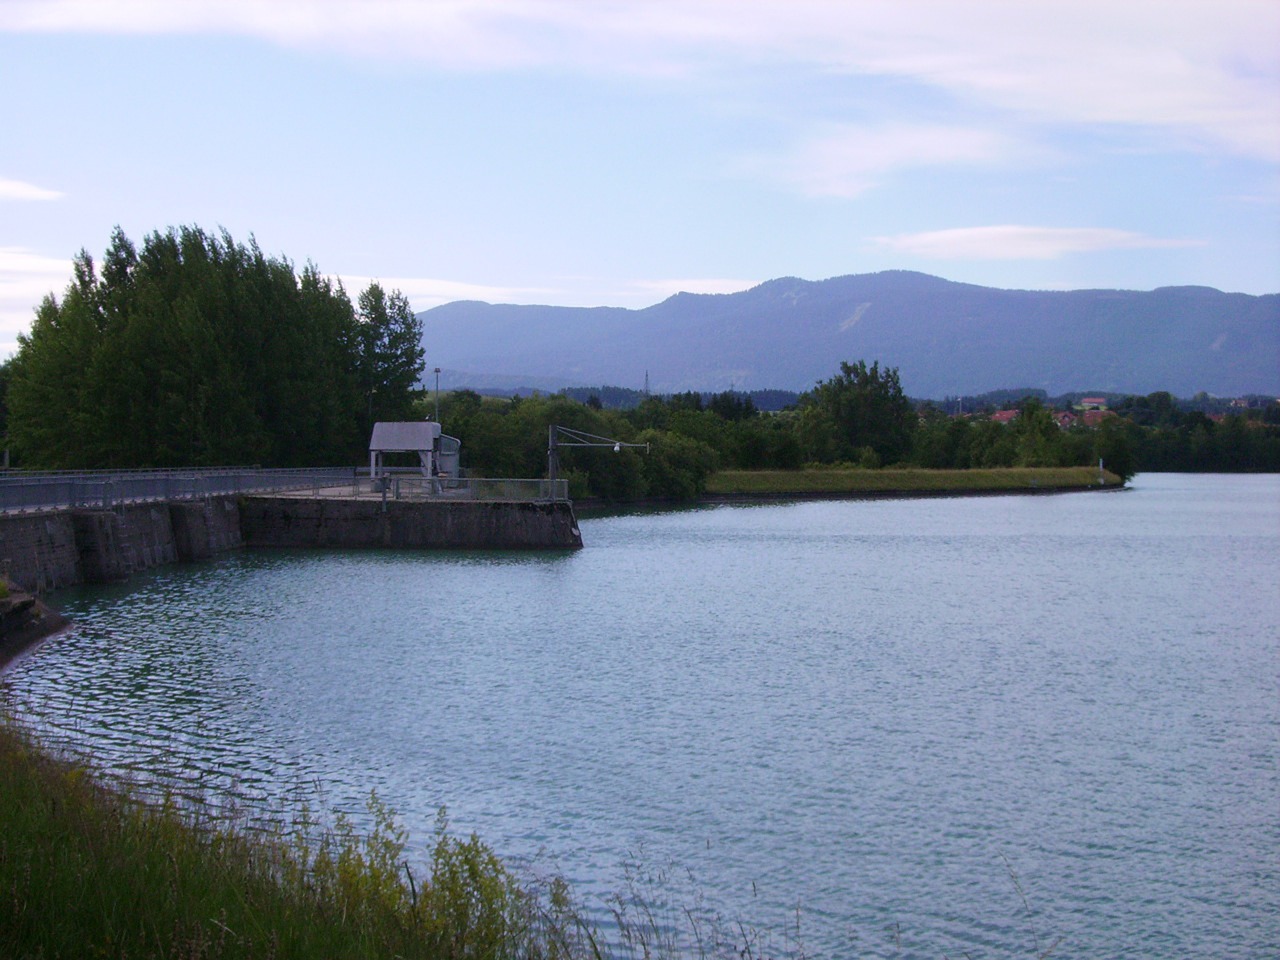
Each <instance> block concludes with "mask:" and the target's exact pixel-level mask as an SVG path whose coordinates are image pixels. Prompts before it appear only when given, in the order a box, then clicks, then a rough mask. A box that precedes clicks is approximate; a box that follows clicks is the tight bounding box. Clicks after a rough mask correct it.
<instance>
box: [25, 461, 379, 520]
mask: <svg viewBox="0 0 1280 960" xmlns="http://www.w3.org/2000/svg"><path fill="white" fill-rule="evenodd" d="M356 475H357V471H356V469H355V468H354V467H329V468H324V469H311V468H304V469H297V470H263V469H258V468H253V467H228V468H216V469H209V470H190V469H188V470H111V471H106V470H102V471H93V470H81V471H70V472H66V473H4V474H0V511H22V510H58V509H65V508H68V507H83V508H94V509H103V510H110V509H111V508H112V507H115V506H118V505H120V504H125V503H145V502H147V501H154V500H192V499H197V498H200V497H212V496H234V495H237V494H242V493H264V492H268V491H281V490H296V489H306V488H313V487H317V486H319V485H323V484H331V483H350V482H351V481H352V480H353V479H354V478H355V477H356Z"/></svg>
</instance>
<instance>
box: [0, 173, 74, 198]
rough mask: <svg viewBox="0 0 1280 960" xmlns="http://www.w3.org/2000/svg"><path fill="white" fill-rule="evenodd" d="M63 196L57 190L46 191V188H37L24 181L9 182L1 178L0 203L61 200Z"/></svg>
mask: <svg viewBox="0 0 1280 960" xmlns="http://www.w3.org/2000/svg"><path fill="white" fill-rule="evenodd" d="M62 196H63V195H62V194H61V193H59V192H58V191H57V190H46V189H45V188H44V187H37V186H36V185H35V184H31V183H26V182H24V181H22V180H7V179H5V178H4V177H0V201H3V200H59V199H61V198H62Z"/></svg>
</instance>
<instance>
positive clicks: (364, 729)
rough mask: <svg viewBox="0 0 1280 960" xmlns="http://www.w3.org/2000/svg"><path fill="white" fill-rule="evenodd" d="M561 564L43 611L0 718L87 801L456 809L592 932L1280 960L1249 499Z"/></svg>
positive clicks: (246, 579) (435, 563)
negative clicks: (641, 882)
mask: <svg viewBox="0 0 1280 960" xmlns="http://www.w3.org/2000/svg"><path fill="white" fill-rule="evenodd" d="M582 533H583V538H584V540H585V541H586V544H587V546H586V549H584V550H582V551H580V552H578V553H575V554H532V555H530V554H496V553H484V554H480V553H443V554H407V553H402V554H395V553H341V552H325V553H282V552H262V553H252V552H245V553H240V554H237V555H235V556H231V557H228V558H226V559H223V560H220V561H217V562H214V563H208V564H202V565H191V566H184V567H173V568H168V569H164V570H160V571H156V572H153V573H152V574H150V575H147V576H141V577H137V578H135V579H134V580H133V581H131V582H130V583H129V584H127V585H123V586H119V587H112V588H97V589H83V590H78V591H67V592H64V593H62V594H59V595H57V596H55V597H54V598H53V599H54V602H55V604H58V605H60V606H61V607H62V608H63V609H64V610H65V611H66V612H67V613H68V614H70V615H71V616H72V617H74V618H75V620H76V621H77V624H78V626H77V627H75V628H74V629H73V630H72V631H71V632H69V633H67V634H64V635H62V636H60V637H57V638H55V639H54V640H51V641H50V642H48V643H46V644H44V645H43V646H42V647H40V648H39V649H37V650H36V651H34V652H33V653H32V654H30V655H29V656H27V657H25V658H24V659H22V660H21V661H19V662H18V663H17V664H16V665H14V667H13V668H12V669H11V670H10V671H9V672H8V673H7V674H6V675H5V678H4V684H5V686H6V687H7V688H8V690H9V696H10V698H11V699H12V700H14V701H16V703H17V705H18V709H19V711H20V712H21V713H22V714H23V715H25V716H26V717H28V718H29V719H30V720H31V722H32V723H33V725H35V726H36V727H37V728H39V729H41V730H42V731H43V732H44V734H45V735H46V736H47V737H49V738H54V739H58V740H61V741H63V742H65V743H68V744H70V745H72V746H74V747H76V748H78V749H87V750H90V751H91V752H92V754H93V756H94V757H95V758H96V761H97V762H98V763H99V764H100V765H102V766H104V767H107V768H109V769H112V770H127V771H132V772H133V774H134V775H135V776H140V777H143V778H147V777H153V776H155V777H162V778H164V779H167V780H168V781H170V782H173V781H178V782H182V781H187V782H189V783H190V784H191V786H192V787H193V789H201V790H210V789H212V790H214V791H217V792H219V793H230V794H232V795H234V796H236V797H238V798H240V800H241V802H242V803H244V804H254V803H260V802H271V803H276V802H278V800H277V799H276V798H279V797H282V796H284V797H292V796H302V795H306V794H307V793H308V792H309V791H314V790H316V789H320V790H321V791H322V792H323V793H324V795H325V797H326V798H327V801H328V802H329V803H330V804H331V805H333V806H338V807H344V808H351V809H359V808H360V806H361V803H362V799H363V798H364V797H365V796H366V795H367V794H368V792H369V790H370V789H374V788H376V789H377V791H378V793H379V794H380V795H381V796H382V797H383V798H384V799H385V800H387V801H388V802H389V803H390V804H391V805H392V806H393V807H395V808H396V809H397V810H398V811H399V812H400V814H401V817H402V819H403V820H404V822H405V823H406V825H407V826H408V827H409V828H410V829H411V831H412V832H413V834H414V835H415V837H416V838H418V839H419V840H420V841H423V842H425V841H426V840H427V839H428V838H429V834H430V830H431V825H432V823H433V821H434V817H435V814H436V811H437V808H438V807H439V806H441V805H447V806H448V808H449V811H450V816H451V818H452V820H453V824H454V826H455V828H457V829H460V830H464V831H470V830H475V831H477V832H478V833H479V834H480V835H481V836H482V837H483V838H484V839H485V840H486V841H488V842H489V843H490V844H491V845H492V846H493V847H495V848H496V849H497V850H499V851H500V852H502V853H504V854H506V855H508V856H510V857H513V858H518V859H523V858H525V857H529V858H535V859H536V861H537V862H538V863H539V864H541V865H542V866H543V867H545V868H554V869H558V870H561V871H563V872H564V873H565V874H566V875H567V876H569V877H570V878H571V879H573V880H574V881H575V882H576V883H577V884H578V886H579V889H580V890H581V891H583V892H584V893H585V894H587V895H589V896H590V897H592V898H595V897H599V896H601V895H603V894H607V893H608V892H610V891H612V890H616V889H618V888H619V887H620V886H621V884H622V877H623V873H624V867H623V864H624V863H625V862H627V861H628V859H629V858H631V857H635V856H639V857H641V858H643V860H644V862H645V863H646V864H647V865H649V866H652V867H659V866H666V865H671V864H674V865H676V866H677V867H678V869H677V870H674V871H671V872H672V875H673V876H675V875H678V876H679V877H681V878H682V879H681V881H680V883H678V884H674V885H673V887H672V888H671V889H672V895H673V896H674V897H675V898H677V899H679V898H681V897H686V898H687V897H692V896H695V894H694V893H693V892H692V891H693V889H694V888H696V889H697V890H700V891H701V894H702V896H703V897H705V902H706V904H707V905H709V906H711V907H714V908H715V909H718V910H720V911H721V912H722V913H723V914H724V915H725V916H726V917H730V918H741V919H742V920H744V921H745V922H746V923H748V924H753V925H755V926H759V927H763V928H767V929H770V930H772V931H774V933H773V942H774V944H775V946H783V945H785V944H787V943H789V942H790V941H791V939H792V938H794V936H795V932H796V927H795V925H796V923H797V920H798V923H799V938H800V942H801V943H802V945H803V947H804V949H805V950H806V951H807V952H808V953H809V954H810V955H814V954H817V955H822V956H828V957H845V956H855V955H856V956H885V957H892V956H903V957H910V956H920V957H941V956H943V955H944V954H946V955H949V956H953V957H954V956H960V955H965V954H967V955H969V956H971V957H974V958H978V957H997V956H1032V955H1034V954H1035V951H1036V949H1037V947H1038V948H1039V949H1040V950H1044V949H1046V948H1047V947H1048V946H1049V945H1050V944H1052V943H1053V942H1054V941H1055V940H1056V939H1057V938H1059V937H1061V938H1063V939H1062V942H1061V944H1060V945H1059V947H1058V948H1057V950H1056V951H1055V953H1054V955H1055V956H1075V957H1157V956H1159V957H1226V958H1230V957H1238V958H1246V957H1260V956H1275V955H1276V954H1277V952H1278V951H1280V919H1278V918H1280V877H1278V876H1277V873H1278V868H1277V865H1278V864H1280V590H1278V589H1277V583H1280V478H1277V477H1275V476H1267V477H1205V476H1160V475H1152V476H1140V477H1138V478H1137V479H1136V481H1135V482H1134V484H1133V489H1131V490H1128V491H1125V492H1121V493H1100V494H1088V495H1081V494H1075V495H1067V496H1053V497H989V498H978V499H946V500H915V501H910V500H903V501H868V502H839V503H805V504H795V505H772V506H764V507H719V508H715V509H702V510H690V511H683V512H675V513H667V514H657V515H645V516H620V517H610V518H601V519H587V520H584V521H583V522H582ZM690 875H692V878H693V881H692V882H693V886H692V887H691V886H689V880H688V878H689V876H690ZM784 928H785V929H787V930H788V931H789V932H786V933H783V932H782V931H783V930H784Z"/></svg>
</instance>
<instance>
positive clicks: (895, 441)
mask: <svg viewBox="0 0 1280 960" xmlns="http://www.w3.org/2000/svg"><path fill="white" fill-rule="evenodd" d="M422 333H423V331H422V329H421V323H420V321H419V320H418V319H417V318H416V317H415V316H414V314H413V312H412V310H411V309H410V307H409V303H408V301H407V300H406V299H405V297H404V296H403V295H402V294H401V293H399V292H398V291H391V292H388V291H386V290H384V289H383V288H382V287H381V286H380V285H379V284H377V283H373V284H370V285H369V286H368V287H367V288H366V289H365V290H364V291H362V292H361V293H360V294H359V295H358V296H357V298H356V300H355V302H354V303H353V302H352V301H351V299H350V298H349V297H348V295H347V293H346V291H345V290H344V289H343V287H342V285H341V284H340V283H336V282H334V281H331V280H330V279H328V278H327V277H325V276H323V275H322V274H321V273H320V272H319V270H318V269H317V268H316V267H315V266H314V265H313V264H310V263H308V264H307V266H306V267H305V268H303V269H302V271H301V272H299V271H297V270H295V269H294V267H293V265H292V264H291V263H290V262H289V261H287V260H283V259H279V258H275V257H268V256H266V255H264V254H263V253H262V251H261V250H260V249H259V248H258V246H257V244H256V242H254V241H252V240H251V241H250V243H249V244H248V245H245V244H241V243H238V242H236V241H235V240H234V239H232V238H231V237H230V236H229V235H228V234H227V233H226V232H225V231H223V232H221V233H220V234H218V235H212V234H209V233H206V232H205V231H203V230H200V229H199V228H195V227H181V228H177V229H169V230H167V231H164V232H156V233H152V234H151V235H149V236H147V237H146V238H145V240H144V241H143V243H142V246H141V248H140V249H139V248H135V246H134V244H133V243H132V242H131V241H130V240H129V239H128V237H126V236H125V235H124V233H123V232H122V231H120V230H119V229H117V230H116V231H115V232H114V233H113V235H112V238H111V243H110V246H109V247H108V248H107V250H106V253H105V255H104V256H103V258H102V262H101V265H100V266H99V265H97V264H95V263H94V261H93V259H92V258H91V257H90V256H89V255H88V254H87V253H85V252H83V251H82V252H81V253H80V254H79V255H78V256H77V257H76V258H75V261H74V276H73V279H72V281H71V283H70V284H69V285H68V287H67V289H66V291H65V293H64V294H63V296H62V297H61V299H59V298H56V297H54V296H52V295H50V296H48V297H46V298H45V300H44V301H43V302H42V303H41V305H40V307H39V308H38V309H37V311H36V316H35V319H34V321H33V323H32V326H31V329H30V332H28V333H25V334H23V335H21V336H20V337H19V349H18V352H17V354H16V355H15V356H14V357H13V358H12V359H11V360H10V361H8V362H7V363H6V364H4V365H3V366H0V401H2V402H0V417H2V418H3V422H0V429H4V431H5V433H6V437H7V439H6V443H7V446H8V448H9V449H10V450H11V452H12V455H13V458H14V459H13V462H14V464H15V465H16V466H21V467H25V468H49V469H73V468H113V467H121V468H124V467H180V466H225V465H246V464H260V465H263V466H282V467H289V466H313V465H326V466H329V465H335V464H358V463H362V462H363V461H364V459H365V457H366V455H367V444H368V438H369V434H370V431H371V428H372V424H373V423H374V422H375V421H377V420H400V419H427V418H429V417H430V416H431V415H432V413H433V412H434V401H433V399H432V398H431V397H430V396H429V395H428V394H427V393H426V392H424V391H423V390H422V389H421V388H420V387H419V383H420V380H421V376H422V372H423V369H424V364H423V360H424V353H423V347H422ZM761 399H762V400H764V399H765V398H764V397H763V396H762V397H761ZM769 399H776V398H772V397H770V398H769ZM1018 407H1019V413H1018V416H1017V418H1016V419H1014V420H1013V421H1012V422H1010V423H998V422H995V421H993V420H991V419H989V418H982V417H953V416H948V415H947V413H946V412H944V411H943V410H941V409H939V408H937V407H936V406H934V405H932V404H930V403H924V404H921V403H918V402H913V401H912V400H910V399H909V398H908V397H906V396H905V395H904V394H903V391H902V386H901V383H900V381H899V376H898V371H897V370H896V369H894V368H889V367H881V366H880V365H879V364H878V363H871V364H870V365H868V364H867V363H866V362H865V361H861V360H860V361H857V362H856V363H850V362H844V363H841V364H840V366H839V369H838V370H837V371H836V373H835V374H834V375H833V376H832V377H830V378H828V379H826V380H823V381H820V382H818V383H817V384H815V385H814V387H813V388H812V389H811V390H809V391H807V392H805V393H802V394H799V395H798V396H796V397H795V398H794V402H792V403H790V404H789V405H788V406H786V407H785V408H784V409H781V410H761V409H760V408H759V407H757V405H756V403H755V401H754V399H753V395H749V394H744V393H740V392H734V391H726V392H723V393H719V394H704V393H699V392H693V391H691V392H687V393H679V394H674V395H669V396H647V395H646V396H643V397H640V398H638V399H637V400H636V402H635V403H633V404H629V405H628V407H627V408H625V409H624V408H612V409H611V408H609V407H608V406H607V405H606V404H604V403H602V402H601V398H600V395H599V394H598V393H589V394H588V395H587V396H586V398H585V400H583V399H574V398H572V397H570V396H567V395H565V394H558V395H554V396H541V395H535V396H533V397H525V398H520V397H513V398H511V399H509V400H508V399H502V400H497V399H493V398H483V397H481V396H480V395H479V394H477V393H474V392H472V391H466V390H464V391H456V392H453V393H451V394H448V395H446V396H445V397H444V398H443V402H442V404H441V420H442V421H443V424H442V425H443V428H444V430H445V432H446V433H449V434H451V435H453V436H456V437H458V438H460V439H461V440H462V442H463V463H464V465H465V466H466V467H467V469H468V470H469V471H470V472H471V473H472V474H473V475H477V476H484V475H488V476H507V477H538V476H543V475H544V474H545V472H546V468H547V460H546V457H547V450H546V446H547V428H548V427H549V426H550V425H552V424H558V425H561V426H565V427H570V428H575V429H578V430H582V431H585V432H588V433H593V434H597V435H600V436H607V437H612V438H614V439H617V440H623V441H627V442H629V443H641V444H646V443H647V444H649V453H648V454H641V453H637V452H636V451H634V450H632V449H628V448H623V449H622V450H620V451H618V452H616V453H615V452H614V451H612V450H609V449H594V448H587V449H566V450H564V451H563V452H562V457H561V465H562V473H563V474H564V475H567V476H568V477H569V478H570V481H571V484H572V489H573V492H574V495H575V496H585V495H595V496H600V497H604V498H607V499H611V500H619V501H622V500H631V499H638V498H643V497H653V498H674V499H682V498H689V497H694V496H697V495H698V494H699V493H701V492H702V490H703V489H704V488H705V484H706V480H707V477H708V476H709V475H710V474H711V473H713V472H715V471H716V470H719V469H778V470H792V469H799V468H801V467H804V466H817V467H825V468H855V469H856V468H861V469H875V468H878V467H882V466H895V465H903V466H917V467H926V468H951V469H964V468H969V467H975V468H990V467H1011V466H1027V467H1036V466H1043V467H1061V466H1075V465H1084V464H1094V463H1096V462H1097V461H1098V460H1099V459H1102V460H1103V461H1104V462H1105V463H1106V465H1107V466H1108V467H1109V468H1110V469H1111V470H1112V471H1114V472H1116V473H1118V474H1120V475H1122V476H1126V477H1127V476H1130V475H1132V474H1133V473H1135V472H1137V471H1139V470H1280V407H1276V405H1274V404H1273V405H1271V406H1270V407H1268V408H1267V409H1266V410H1265V411H1264V410H1258V411H1248V412H1247V415H1240V416H1231V417H1227V418H1226V419H1221V420H1220V418H1216V417H1210V416H1208V415H1206V414H1205V413H1203V412H1200V411H1195V410H1184V409H1180V408H1179V406H1178V404H1177V403H1176V402H1175V401H1174V400H1173V398H1172V397H1170V396H1169V395H1168V394H1152V395H1150V396H1148V397H1131V398H1128V399H1127V400H1124V401H1121V402H1119V403H1118V404H1116V405H1115V407H1114V408H1115V411H1116V413H1118V414H1119V415H1118V416H1114V417H1110V418H1108V419H1106V420H1104V421H1103V422H1102V423H1101V424H1100V425H1097V426H1095V427H1092V428H1089V427H1084V426H1082V425H1075V426H1071V427H1068V428H1067V429H1063V428H1062V427H1060V426H1059V424H1058V422H1057V421H1056V420H1055V419H1054V417H1053V411H1052V409H1051V408H1050V407H1049V405H1048V403H1047V402H1046V400H1045V399H1044V398H1042V397H1039V396H1035V395H1032V396H1025V397H1023V399H1022V400H1021V401H1020V403H1019V404H1018Z"/></svg>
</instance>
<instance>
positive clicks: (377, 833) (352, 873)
mask: <svg viewBox="0 0 1280 960" xmlns="http://www.w3.org/2000/svg"><path fill="white" fill-rule="evenodd" d="M370 813H371V814H372V816H373V819H374V822H375V823H376V825H377V826H376V829H375V830H374V832H373V833H372V834H371V835H370V836H367V837H357V836H356V835H355V833H354V831H353V830H352V828H351V826H350V824H349V823H347V822H345V821H343V820H342V819H339V820H338V823H337V826H336V827H335V828H333V829H330V830H319V829H318V828H317V827H316V826H315V824H314V823H312V822H310V821H308V820H307V819H306V818H305V817H304V818H302V819H301V820H299V821H297V822H293V823H289V824H283V823H282V824H280V825H278V827H277V828H275V829H274V830H272V829H268V830H266V831H263V830H262V829H261V827H260V825H259V826H256V827H255V829H253V830H249V829H248V828H247V827H246V826H243V825H240V826H237V825H235V824H230V825H229V824H228V823H227V822H225V821H223V820H219V821H218V822H213V821H212V820H211V819H209V817H208V816H207V815H202V814H199V813H193V812H191V811H189V810H188V811H183V810H179V809H178V808H177V807H175V806H174V805H172V804H155V803H145V802H142V801H141V800H139V799H138V798H136V797H133V796H131V795H130V793H129V791H128V790H127V789H124V790H121V789H114V788H113V789H107V788H105V787H103V786H102V785H101V784H99V783H97V782H95V781H94V780H93V779H92V778H91V777H90V776H89V774H88V773H87V772H86V771H85V770H84V769H83V768H82V767H79V766H76V765H74V764H68V763H64V762H61V761H59V760H55V759H53V758H51V757H50V756H48V755H47V754H46V753H45V752H43V751H41V750H40V749H39V748H38V746H37V745H35V744H33V742H32V741H31V739H30V737H29V736H28V735H27V734H26V733H25V732H24V731H22V730H21V729H20V728H18V727H17V726H16V725H15V724H14V723H13V722H12V721H10V720H8V719H5V718H0V956H4V957H7V958H14V960H19V958H42V960H54V958H59V957H66V958H72V957H76V958H78V957H96V956H102V957H117V958H132V957H137V958H152V957H157V958H158V957H164V958H183V960H213V958H240V957H244V958H248V957H277V958H278V957H299V958H302V957H306V958H314V957H326V958H338V957H354V958H362V957H369V958H373V957H379V958H381V957H404V958H416V957H422V958H495V960H496V958H503V957H521V958H566V960H568V958H573V957H587V956H592V955H593V954H594V953H595V951H594V949H593V947H592V944H591V942H590V939H589V937H588V936H587V935H586V934H585V933H584V931H583V928H582V926H581V925H580V924H579V923H578V922H577V918H576V916H575V915H574V914H573V912H572V910H571V909H570V908H569V905H568V902H567V897H566V891H565V890H564V888H563V887H562V886H560V885H559V884H550V885H547V886H545V887H541V888H534V887H531V886H529V885H527V884H523V883H521V882H520V881H518V880H517V879H516V878H515V877H514V876H513V875H512V874H511V873H510V872H509V871H508V870H507V869H506V868H505V867H504V866H503V865H502V863H501V862H500V861H499V860H498V859H497V858H496V857H495V856H494V855H493V853H492V852H490V851H489V850H488V848H486V847H485V846H484V845H483V844H482V843H480V841H478V840H477V839H475V838H474V837H473V838H471V839H470V840H466V841H463V840H458V839H455V838H452V837H450V836H449V835H448V833H447V832H446V830H445V824H444V822H443V818H442V821H441V823H440V825H439V830H438V833H437V836H436V842H435V847H434V853H433V856H432V861H431V864H430V870H429V872H428V875H426V876H422V877H415V876H413V875H412V874H411V873H410V872H409V869H408V867H407V866H406V864H405V861H404V859H403V852H404V839H405V838H404V834H403V832H402V831H401V830H400V829H399V828H398V827H397V826H396V824H395V823H394V821H393V819H392V818H391V816H390V815H389V813H388V811H387V810H386V808H385V807H383V806H381V804H379V803H378V801H377V798H376V797H371V798H370Z"/></svg>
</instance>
